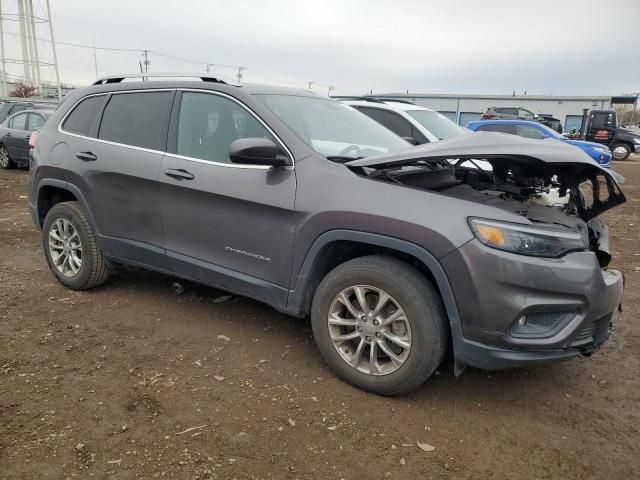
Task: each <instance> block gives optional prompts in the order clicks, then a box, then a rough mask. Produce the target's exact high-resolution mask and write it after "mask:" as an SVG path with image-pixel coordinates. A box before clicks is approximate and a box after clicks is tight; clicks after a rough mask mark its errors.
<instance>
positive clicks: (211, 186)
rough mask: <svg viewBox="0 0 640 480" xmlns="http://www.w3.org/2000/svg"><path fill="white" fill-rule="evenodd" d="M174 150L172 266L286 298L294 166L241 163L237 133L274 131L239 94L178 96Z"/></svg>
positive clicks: (252, 292)
mask: <svg viewBox="0 0 640 480" xmlns="http://www.w3.org/2000/svg"><path fill="white" fill-rule="evenodd" d="M170 132H171V133H170V139H169V148H168V150H169V152H170V153H167V155H166V156H165V158H164V160H163V162H162V168H161V172H160V182H161V184H162V188H161V197H160V206H161V208H162V213H163V222H164V225H165V246H166V250H167V257H168V259H169V264H170V265H171V267H172V269H173V270H174V271H175V272H176V273H178V274H180V275H185V276H188V277H191V278H194V279H197V280H199V281H202V282H204V283H208V284H212V285H216V286H219V287H221V288H225V289H228V290H231V291H235V292H237V293H240V294H243V295H247V296H251V297H253V298H257V299H260V300H263V301H266V302H268V303H271V304H281V303H284V301H285V299H286V290H287V287H288V285H289V280H290V273H291V258H292V255H291V252H292V248H293V231H294V200H295V190H296V178H295V172H294V169H293V168H291V167H286V168H268V167H264V166H257V165H256V166H252V165H236V164H232V163H231V162H230V159H229V146H230V144H231V143H232V142H233V141H234V140H236V139H238V138H251V137H261V138H268V139H271V140H273V141H275V142H276V143H278V144H280V145H281V146H282V147H283V149H285V150H286V147H284V144H283V143H282V142H280V141H279V140H278V139H277V138H276V136H275V134H274V133H273V132H272V131H271V130H270V129H268V128H267V126H266V124H264V123H263V122H262V121H261V120H260V119H259V118H258V116H257V115H256V114H254V113H253V112H252V111H250V110H249V109H248V108H247V107H246V106H245V105H244V104H242V103H240V102H239V101H238V100H236V99H235V98H233V97H231V96H229V95H226V94H223V93H218V92H202V91H184V92H181V93H179V94H178V96H177V98H176V105H175V106H174V113H173V116H172V121H171V128H170Z"/></svg>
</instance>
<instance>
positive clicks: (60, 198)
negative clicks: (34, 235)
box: [36, 178, 99, 237]
mask: <svg viewBox="0 0 640 480" xmlns="http://www.w3.org/2000/svg"><path fill="white" fill-rule="evenodd" d="M71 201H75V202H78V203H79V204H80V206H81V207H82V210H83V211H84V212H85V215H86V216H87V219H88V220H89V223H90V225H91V228H92V229H93V230H94V232H96V234H98V231H97V230H96V228H95V226H96V225H95V222H94V220H93V216H92V215H91V210H89V208H87V202H86V200H85V198H84V196H83V195H82V192H81V191H80V189H79V188H78V187H76V186H75V185H73V184H72V183H69V182H65V181H64V180H58V179H55V178H45V179H43V180H41V181H40V182H39V183H38V196H37V199H36V207H37V219H38V225H39V227H40V228H42V226H43V225H44V219H45V217H46V216H47V213H49V210H51V208H52V207H53V206H54V205H56V204H58V203H61V202H71ZM97 236H98V237H99V235H97Z"/></svg>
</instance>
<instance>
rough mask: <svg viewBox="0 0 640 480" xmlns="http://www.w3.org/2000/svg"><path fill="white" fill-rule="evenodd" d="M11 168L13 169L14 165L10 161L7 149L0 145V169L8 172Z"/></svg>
mask: <svg viewBox="0 0 640 480" xmlns="http://www.w3.org/2000/svg"><path fill="white" fill-rule="evenodd" d="M13 167H15V163H13V160H11V157H10V156H9V151H8V150H7V147H5V146H4V145H0V168H2V169H3V170H10V169H12V168H13Z"/></svg>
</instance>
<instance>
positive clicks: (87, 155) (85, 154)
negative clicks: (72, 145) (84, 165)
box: [76, 152, 98, 162]
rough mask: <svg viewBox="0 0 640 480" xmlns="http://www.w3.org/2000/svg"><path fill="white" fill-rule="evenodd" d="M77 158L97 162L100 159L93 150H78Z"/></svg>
mask: <svg viewBox="0 0 640 480" xmlns="http://www.w3.org/2000/svg"><path fill="white" fill-rule="evenodd" d="M76 158H79V159H80V160H83V161H85V162H95V161H96V160H97V159H98V157H96V156H95V155H94V154H93V153H91V152H78V153H76Z"/></svg>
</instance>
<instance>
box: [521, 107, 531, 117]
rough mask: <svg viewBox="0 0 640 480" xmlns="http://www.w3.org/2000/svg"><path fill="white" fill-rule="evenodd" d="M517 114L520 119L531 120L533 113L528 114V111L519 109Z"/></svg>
mask: <svg viewBox="0 0 640 480" xmlns="http://www.w3.org/2000/svg"><path fill="white" fill-rule="evenodd" d="M518 114H519V115H520V116H521V117H525V118H533V112H530V111H529V110H525V109H524V108H521V109H519V110H518Z"/></svg>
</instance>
